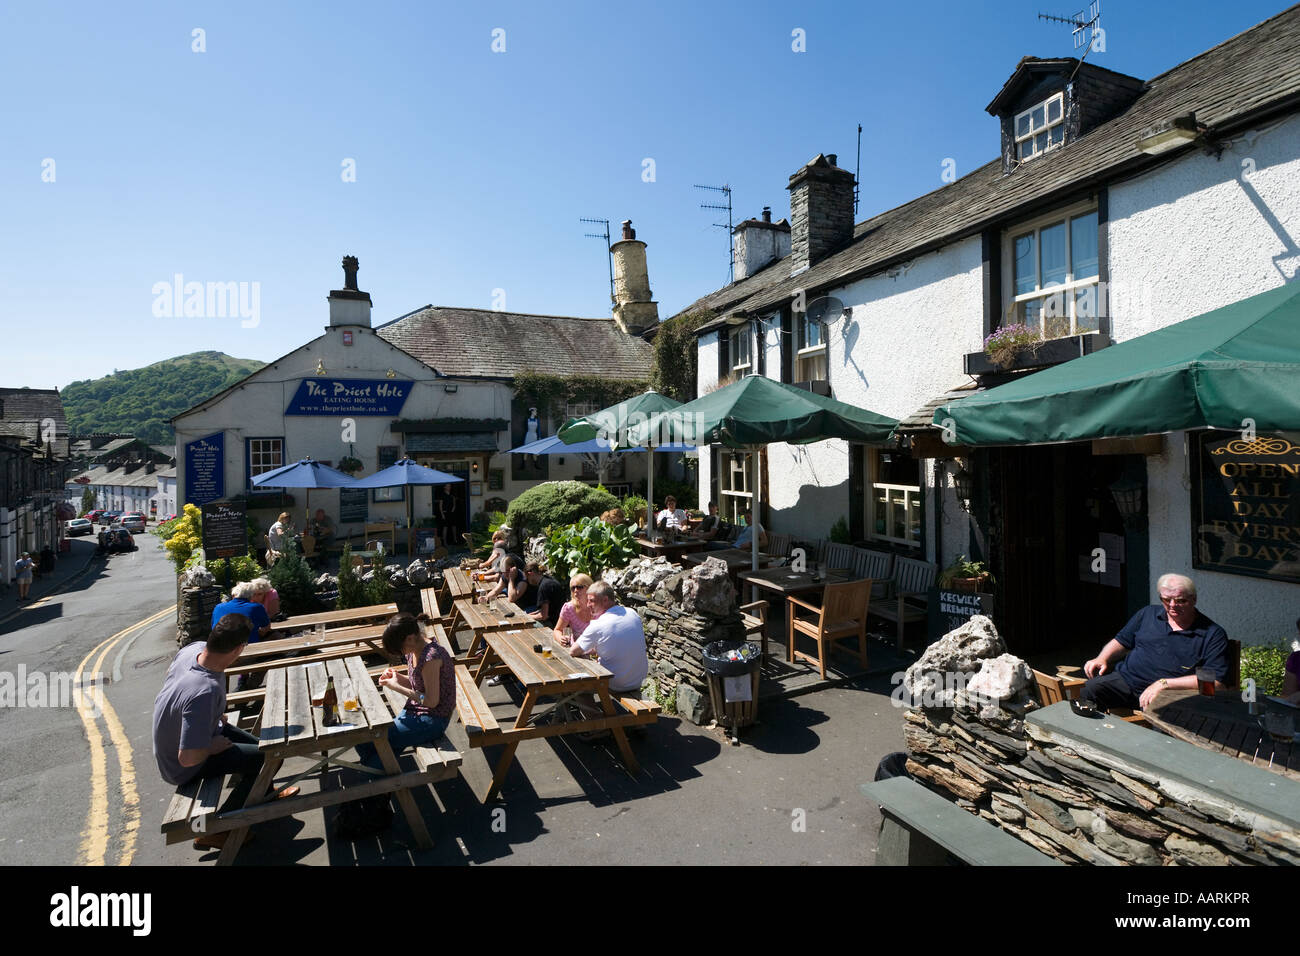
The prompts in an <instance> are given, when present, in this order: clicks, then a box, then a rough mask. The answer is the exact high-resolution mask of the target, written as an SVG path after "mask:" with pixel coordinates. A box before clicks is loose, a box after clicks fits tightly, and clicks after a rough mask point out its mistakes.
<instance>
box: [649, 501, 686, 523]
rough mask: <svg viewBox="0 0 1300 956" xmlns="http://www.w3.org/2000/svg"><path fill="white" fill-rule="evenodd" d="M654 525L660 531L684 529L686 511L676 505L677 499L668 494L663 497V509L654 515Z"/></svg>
mask: <svg viewBox="0 0 1300 956" xmlns="http://www.w3.org/2000/svg"><path fill="white" fill-rule="evenodd" d="M655 527H656V528H658V529H659V530H660V531H685V530H686V512H685V511H683V510H682V509H681V508H679V507H677V499H676V498H674V497H673V496H672V495H669V496H668V497H667V498H665V499H664V509H663V511H661V512H659V513H658V514H657V515H655Z"/></svg>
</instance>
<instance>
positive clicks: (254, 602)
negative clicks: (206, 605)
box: [212, 578, 279, 644]
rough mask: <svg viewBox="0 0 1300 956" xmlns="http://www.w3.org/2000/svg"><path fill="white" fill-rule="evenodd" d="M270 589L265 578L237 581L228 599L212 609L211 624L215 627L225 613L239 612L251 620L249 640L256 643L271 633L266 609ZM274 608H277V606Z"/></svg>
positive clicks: (269, 617) (269, 619)
mask: <svg viewBox="0 0 1300 956" xmlns="http://www.w3.org/2000/svg"><path fill="white" fill-rule="evenodd" d="M270 590H271V582H270V581H269V580H268V579H266V578H257V579H256V580H253V581H240V582H238V583H237V584H235V586H234V587H232V588H231V589H230V600H229V601H222V602H221V603H220V604H218V605H217V606H216V607H214V608H213V609H212V626H213V627H216V626H217V622H218V621H220V620H221V619H222V618H223V617H225V616H226V615H227V614H241V615H243V616H244V617H246V618H248V619H249V621H251V622H252V624H253V629H252V633H251V634H249V640H250V641H252V642H253V643H254V644H256V643H257V642H258V641H260V640H261V639H262V638H264V637H266V635H268V634H270V633H271V615H270V614H268V613H267V610H266V600H267V593H268V592H269V591H270ZM276 610H277V611H278V610H279V607H278V606H277V608H276Z"/></svg>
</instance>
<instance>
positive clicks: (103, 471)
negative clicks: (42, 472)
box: [67, 465, 176, 488]
mask: <svg viewBox="0 0 1300 956" xmlns="http://www.w3.org/2000/svg"><path fill="white" fill-rule="evenodd" d="M159 474H161V472H158V471H150V472H146V471H145V470H144V469H143V468H136V469H134V470H133V471H131V472H130V473H127V472H126V471H125V470H124V469H121V468H114V469H111V470H110V469H108V468H105V467H104V466H103V465H96V466H95V467H94V468H91V469H90V470H89V471H83V472H82V473H81V474H79V475H76V476H75V477H73V478H69V479H68V481H67V484H72V483H73V482H76V481H77V479H78V478H86V479H88V481H86V482H81V484H90V485H109V486H110V487H114V488H156V487H157V486H158V476H159ZM168 477H171V478H175V477H176V471H175V469H172V473H171V475H169V476H168Z"/></svg>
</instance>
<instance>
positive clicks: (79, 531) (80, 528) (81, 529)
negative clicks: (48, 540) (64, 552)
mask: <svg viewBox="0 0 1300 956" xmlns="http://www.w3.org/2000/svg"><path fill="white" fill-rule="evenodd" d="M64 533H65V534H67V536H68V537H69V538H76V537H79V536H81V535H83V534H94V533H95V523H94V522H93V521H91V520H89V519H88V518H73V519H72V520H71V521H68V522H66V523H65V524H64Z"/></svg>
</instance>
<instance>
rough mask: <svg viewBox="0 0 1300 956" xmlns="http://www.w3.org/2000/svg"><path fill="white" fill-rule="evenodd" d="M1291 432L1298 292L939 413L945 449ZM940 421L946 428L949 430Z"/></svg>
mask: <svg viewBox="0 0 1300 956" xmlns="http://www.w3.org/2000/svg"><path fill="white" fill-rule="evenodd" d="M1247 418H1250V419H1253V420H1254V427H1255V428H1257V429H1259V430H1260V431H1294V430H1297V429H1300V282H1292V283H1290V284H1288V285H1284V286H1282V287H1280V288H1277V289H1272V290H1270V291H1268V292H1264V293H1261V294H1260V295H1256V296H1251V297H1250V298H1249V299H1242V300H1241V301H1240V302H1235V303H1233V304H1232V305H1228V306H1224V307H1223V308H1221V309H1215V310H1214V311H1213V312H1207V313H1205V314H1204V315H1199V316H1197V317H1196V318H1192V319H1187V320H1186V321H1183V322H1178V323H1176V324H1174V325H1171V326H1169V327H1168V328H1164V329H1160V330H1159V331H1156V332H1150V333H1148V334H1146V335H1143V336H1139V337H1138V338H1135V339H1130V340H1129V341H1127V342H1122V343H1120V344H1118V345H1112V346H1111V347H1110V348H1107V349H1103V350H1102V351H1100V352H1094V353H1093V354H1091V355H1086V356H1084V357H1082V358H1077V359H1073V360H1071V361H1069V362H1066V363H1065V364H1063V365H1058V366H1056V367H1055V368H1050V369H1047V370H1045V371H1042V372H1038V373H1036V374H1033V375H1029V376H1026V377H1025V378H1022V379H1018V380H1016V381H1014V382H1010V383H1008V384H1006V385H1002V386H999V387H998V388H993V389H990V390H989V391H987V392H984V393H982V394H978V395H972V396H970V397H969V398H964V399H962V400H961V401H960V402H954V403H951V404H945V405H941V406H940V407H939V408H938V410H936V411H935V413H934V424H936V425H938V426H939V427H940V428H943V427H945V425H950V426H951V427H952V429H953V431H955V434H953V433H952V432H949V436H950V437H949V441H950V442H951V443H952V444H954V445H1026V444H1042V443H1048V442H1070V441H1087V440H1089V439H1093V438H1128V437H1133V436H1137V435H1154V434H1159V433H1162V432H1171V431H1182V430H1185V429H1192V428H1223V429H1241V428H1244V427H1246V425H1245V424H1243V420H1244V419H1247ZM949 420H951V421H950V422H949Z"/></svg>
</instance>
